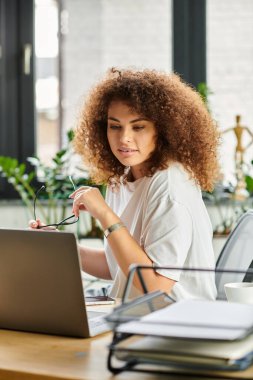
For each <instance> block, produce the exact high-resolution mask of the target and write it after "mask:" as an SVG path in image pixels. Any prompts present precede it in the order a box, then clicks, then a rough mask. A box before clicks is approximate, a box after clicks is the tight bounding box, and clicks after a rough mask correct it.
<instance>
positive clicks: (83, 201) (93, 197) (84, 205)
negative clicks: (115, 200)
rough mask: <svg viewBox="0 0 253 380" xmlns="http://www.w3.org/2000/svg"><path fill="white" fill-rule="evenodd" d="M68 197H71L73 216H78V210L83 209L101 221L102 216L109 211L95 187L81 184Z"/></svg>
mask: <svg viewBox="0 0 253 380" xmlns="http://www.w3.org/2000/svg"><path fill="white" fill-rule="evenodd" d="M69 198H71V199H73V214H74V215H75V216H79V211H80V210H84V211H88V212H89V213H90V214H91V215H92V216H93V217H94V218H96V219H98V220H100V221H101V219H103V216H104V215H105V214H106V213H107V212H108V211H111V209H110V208H109V206H108V205H107V204H106V202H105V200H104V198H103V196H102V195H101V193H100V191H99V190H98V189H97V188H96V187H89V186H82V187H80V188H79V189H77V190H76V191H74V192H73V193H72V194H71V195H70V196H69Z"/></svg>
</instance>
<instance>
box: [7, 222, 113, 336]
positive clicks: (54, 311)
mask: <svg viewBox="0 0 253 380" xmlns="http://www.w3.org/2000/svg"><path fill="white" fill-rule="evenodd" d="M110 311H111V310H110ZM108 312H109V311H108ZM105 316H106V313H105V312H103V313H102V312H99V311H97V312H91V315H89V313H88V312H87V309H86V305H85V297H84V291H83V284H82V277H81V269H80V259H79V252H78V247H77V243H76V238H75V235H74V234H73V233H70V232H51V231H42V230H40V231H36V230H16V229H1V228H0V328H2V329H10V330H19V331H27V332H36V333H37V332H38V333H46V334H54V335H63V336H72V337H82V338H86V337H91V336H95V335H97V334H100V333H103V332H105V331H109V330H110V329H111V325H110V323H108V322H107V321H106V320H105V318H104V317H105Z"/></svg>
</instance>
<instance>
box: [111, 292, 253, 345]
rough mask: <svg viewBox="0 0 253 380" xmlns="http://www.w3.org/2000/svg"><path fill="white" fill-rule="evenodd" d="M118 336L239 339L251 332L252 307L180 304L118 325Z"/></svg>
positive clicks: (204, 302)
mask: <svg viewBox="0 0 253 380" xmlns="http://www.w3.org/2000/svg"><path fill="white" fill-rule="evenodd" d="M116 331H118V332H121V333H129V334H139V335H153V336H163V337H174V338H186V339H205V340H227V341H233V340H238V339H243V338H244V337H245V336H247V335H249V334H250V333H251V332H252V331H253V305H246V304H239V303H229V302H227V301H207V300H182V301H178V302H175V303H173V304H171V305H170V306H167V307H165V308H164V309H161V310H158V311H155V312H153V313H150V314H149V315H147V316H144V317H142V318H140V320H138V321H133V322H128V323H124V324H121V325H119V326H118V327H117V329H116Z"/></svg>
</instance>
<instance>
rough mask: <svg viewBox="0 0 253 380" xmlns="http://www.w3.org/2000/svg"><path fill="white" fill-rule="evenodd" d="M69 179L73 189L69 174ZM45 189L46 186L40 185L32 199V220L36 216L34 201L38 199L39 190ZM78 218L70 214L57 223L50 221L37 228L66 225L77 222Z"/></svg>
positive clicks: (35, 218)
mask: <svg viewBox="0 0 253 380" xmlns="http://www.w3.org/2000/svg"><path fill="white" fill-rule="evenodd" d="M69 180H70V182H71V184H72V186H73V189H74V190H75V189H76V187H75V184H74V182H73V180H72V178H71V176H69ZM44 190H46V186H45V185H42V186H41V187H40V188H39V189H38V190H37V191H36V193H35V197H34V201H33V215H34V220H37V216H36V201H37V199H38V195H39V193H40V192H41V191H44ZM78 220H79V217H77V216H75V215H74V214H73V215H71V216H68V217H67V218H64V219H63V220H61V221H60V222H58V223H51V224H46V225H43V226H38V227H37V229H40V228H45V227H60V226H68V225H70V224H74V223H76V222H78Z"/></svg>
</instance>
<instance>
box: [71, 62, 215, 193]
mask: <svg viewBox="0 0 253 380" xmlns="http://www.w3.org/2000/svg"><path fill="white" fill-rule="evenodd" d="M115 100H120V101H123V102H125V103H126V104H127V105H128V106H129V107H130V108H131V109H133V110H134V111H136V113H138V114H140V115H142V116H144V117H145V118H147V119H149V120H151V121H152V122H153V123H154V125H155V127H156V129H157V142H156V149H155V151H154V152H153V153H152V154H151V157H150V158H149V159H148V169H147V172H146V173H145V175H147V176H152V175H153V174H154V173H155V172H156V171H157V170H162V169H165V168H167V167H168V166H169V164H170V162H173V161H176V162H180V163H181V164H182V165H183V166H184V168H185V169H186V170H187V171H188V172H189V173H190V175H191V177H192V178H194V179H195V180H196V182H197V183H198V184H199V185H200V187H201V188H202V189H203V190H207V191H210V190H212V188H213V185H214V182H215V180H216V179H217V178H218V173H219V164H218V158H217V149H218V143H219V132H218V129H217V126H216V123H215V122H214V121H213V120H212V118H211V116H210V113H209V112H208V110H207V107H206V105H205V104H204V102H203V100H202V99H201V97H200V95H199V94H198V93H197V92H196V91H195V90H194V89H193V88H191V87H190V86H189V85H188V84H186V83H184V82H183V81H182V80H181V79H180V77H179V76H178V75H176V74H167V73H164V72H159V71H156V70H148V69H146V70H141V71H140V70H133V69H124V70H120V71H119V70H116V69H110V70H109V71H108V72H107V74H106V76H105V77H104V79H102V80H101V81H100V82H99V83H98V84H97V85H95V86H94V87H93V88H92V89H91V91H90V93H89V96H88V98H87V99H86V101H85V104H84V106H83V108H82V111H81V114H80V118H79V123H78V127H77V129H76V132H75V139H74V147H75V150H76V152H78V153H79V154H81V156H82V158H83V160H84V162H85V165H86V167H87V168H88V170H89V172H90V175H91V178H92V179H93V181H94V182H95V183H102V182H104V183H105V182H107V183H108V181H110V180H111V179H112V178H113V179H114V180H115V181H119V178H120V177H121V176H122V175H123V174H124V170H125V167H124V166H123V165H122V164H121V163H120V162H119V161H118V160H117V158H116V157H115V156H114V155H113V153H112V151H111V149H110V146H109V143H108V140H107V113H108V108H109V106H110V104H111V102H112V101H115Z"/></svg>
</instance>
